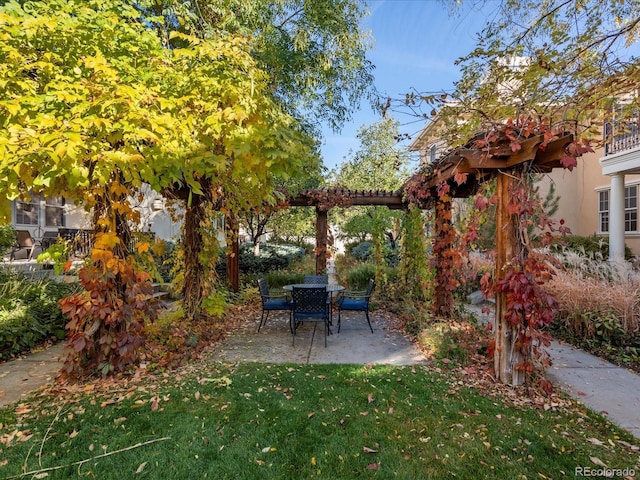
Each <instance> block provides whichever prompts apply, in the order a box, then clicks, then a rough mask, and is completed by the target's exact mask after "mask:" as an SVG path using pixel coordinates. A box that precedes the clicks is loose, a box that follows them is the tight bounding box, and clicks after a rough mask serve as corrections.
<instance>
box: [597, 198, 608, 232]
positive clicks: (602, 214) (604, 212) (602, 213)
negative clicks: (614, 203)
mask: <svg viewBox="0 0 640 480" xmlns="http://www.w3.org/2000/svg"><path fill="white" fill-rule="evenodd" d="M598 226H599V227H600V231H601V232H603V233H605V232H608V231H609V190H602V191H601V192H598Z"/></svg>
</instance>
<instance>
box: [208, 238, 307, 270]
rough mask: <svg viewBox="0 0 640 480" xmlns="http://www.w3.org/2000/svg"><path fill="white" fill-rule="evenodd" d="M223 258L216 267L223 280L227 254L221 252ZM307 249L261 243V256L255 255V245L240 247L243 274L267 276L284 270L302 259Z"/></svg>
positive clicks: (246, 244) (244, 244)
mask: <svg viewBox="0 0 640 480" xmlns="http://www.w3.org/2000/svg"><path fill="white" fill-rule="evenodd" d="M220 255H221V258H220V260H219V262H218V264H217V265H216V272H217V273H218V275H219V276H220V277H221V278H223V277H225V276H226V257H225V252H224V251H222V252H221V254H220ZM304 255H305V249H304V248H303V247H299V246H296V245H280V244H273V243H261V244H260V254H259V255H258V256H257V257H256V256H255V255H254V254H253V244H252V243H243V244H242V245H240V260H239V263H240V271H241V272H242V273H245V274H247V273H249V274H251V273H254V274H265V273H268V272H272V271H274V270H282V269H285V268H287V267H289V266H290V265H291V263H292V262H293V261H294V260H295V259H299V258H302V257H303V256H304Z"/></svg>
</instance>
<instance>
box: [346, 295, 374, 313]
mask: <svg viewBox="0 0 640 480" xmlns="http://www.w3.org/2000/svg"><path fill="white" fill-rule="evenodd" d="M339 306H340V310H357V311H363V312H364V311H365V310H368V309H369V305H368V303H367V302H366V301H365V300H357V299H352V298H345V299H343V300H342V301H341V302H340V303H339Z"/></svg>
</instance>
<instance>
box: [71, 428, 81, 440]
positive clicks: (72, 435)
mask: <svg viewBox="0 0 640 480" xmlns="http://www.w3.org/2000/svg"><path fill="white" fill-rule="evenodd" d="M78 433H79V432H78V431H77V430H75V429H74V430H73V432H71V433H70V434H69V438H75V437H77V436H78Z"/></svg>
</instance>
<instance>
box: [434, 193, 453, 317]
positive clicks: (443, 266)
mask: <svg viewBox="0 0 640 480" xmlns="http://www.w3.org/2000/svg"><path fill="white" fill-rule="evenodd" d="M435 212H436V213H435V215H436V221H435V230H434V236H433V254H434V262H435V270H436V278H435V288H434V297H435V298H434V305H433V310H434V313H435V315H436V316H438V317H443V318H449V317H450V316H451V306H452V305H453V295H452V292H451V289H450V288H448V284H449V282H450V279H451V276H452V275H453V272H452V271H451V267H452V260H453V259H452V257H451V250H452V249H451V247H452V243H453V241H454V236H455V232H454V230H453V224H452V223H451V215H452V209H451V200H450V199H447V200H442V199H441V198H440V197H436V206H435Z"/></svg>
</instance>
